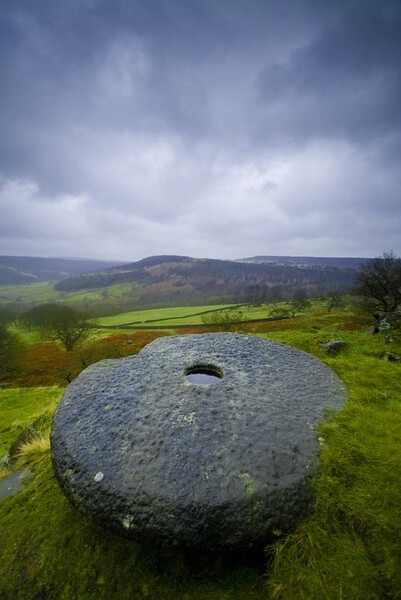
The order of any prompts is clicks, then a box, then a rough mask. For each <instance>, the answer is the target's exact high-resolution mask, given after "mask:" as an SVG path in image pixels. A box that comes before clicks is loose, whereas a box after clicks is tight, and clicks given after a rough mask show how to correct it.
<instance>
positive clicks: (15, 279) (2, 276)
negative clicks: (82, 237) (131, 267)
mask: <svg viewBox="0 0 401 600" xmlns="http://www.w3.org/2000/svg"><path fill="white" fill-rule="evenodd" d="M118 264H121V263H118V262H117V261H111V260H94V259H89V258H42V257H38V256H36V257H31V256H0V285H22V284H26V283H37V282H40V281H58V280H60V279H64V278H65V277H70V276H72V275H78V274H81V273H89V272H95V271H99V270H103V269H107V268H108V267H113V266H116V265H118Z"/></svg>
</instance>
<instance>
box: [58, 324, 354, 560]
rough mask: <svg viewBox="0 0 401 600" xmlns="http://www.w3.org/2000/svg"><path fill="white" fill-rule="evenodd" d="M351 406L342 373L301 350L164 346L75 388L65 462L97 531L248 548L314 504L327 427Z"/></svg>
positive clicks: (223, 339) (213, 342) (232, 343)
mask: <svg viewBox="0 0 401 600" xmlns="http://www.w3.org/2000/svg"><path fill="white" fill-rule="evenodd" d="M194 374H195V375H198V376H199V379H198V380H197V379H196V377H195V380H196V381H198V383H194V382H193V381H194V379H193V375H194ZM202 376H204V379H202ZM204 382H205V383H204ZM345 399H346V390H345V388H344V385H343V384H342V382H341V381H340V380H339V379H338V377H337V376H336V375H335V373H333V371H331V370H330V369H329V368H328V367H326V366H325V365H323V364H322V363H321V362H320V361H318V360H317V359H316V358H314V357H313V356H311V355H309V354H306V353H305V352H301V351H299V350H295V349H294V348H291V347H289V346H284V345H282V344H278V343H275V342H270V341H266V340H263V339H261V338H257V337H254V336H246V335H239V334H231V333H217V334H214V333H212V334H204V335H188V336H171V337H163V338H159V339H157V340H156V341H154V342H152V343H151V344H149V345H148V346H146V347H145V348H144V349H143V350H142V351H141V352H140V353H139V354H138V355H136V356H130V357H128V358H123V359H119V360H103V361H100V362H99V363H96V364H95V365H92V366H90V367H89V368H88V369H86V370H85V371H83V372H82V373H81V374H80V375H79V377H78V378H77V379H76V380H75V381H73V382H72V383H71V384H70V385H69V386H68V387H67V388H66V391H65V393H64V396H63V399H62V401H61V403H60V405H59V407H58V409H57V411H56V414H55V417H54V423H53V429H52V435H51V445H52V459H53V466H54V469H55V472H56V475H57V478H58V480H59V482H60V485H61V487H62V489H63V490H64V492H65V494H66V495H67V497H68V498H69V499H70V501H71V502H72V503H73V504H74V505H75V506H76V507H77V508H78V509H79V510H81V511H82V512H83V513H85V514H86V515H87V516H89V517H90V518H91V519H92V520H94V521H95V522H96V523H98V524H99V525H103V526H105V527H108V528H111V529H113V530H114V531H116V532H119V533H122V534H125V535H129V536H131V537H133V538H135V539H138V540H144V541H152V542H154V543H157V544H180V545H186V546H198V547H202V548H207V549H218V548H233V547H237V546H246V545H250V544H253V543H255V542H258V541H263V540H266V539H267V538H269V536H271V535H272V533H273V531H274V530H276V529H278V530H281V531H288V530H290V529H291V528H292V527H293V526H294V525H295V524H296V523H297V521H298V520H299V518H300V517H301V516H302V515H303V514H305V512H306V511H307V510H308V509H309V508H310V505H311V501H312V493H311V486H310V478H311V473H312V472H313V469H314V467H315V464H316V458H317V455H318V450H319V443H318V440H317V436H316V431H315V430H316V426H317V424H318V423H319V422H320V421H321V420H322V418H323V416H324V412H325V410H326V409H339V408H341V406H342V405H343V403H344V401H345Z"/></svg>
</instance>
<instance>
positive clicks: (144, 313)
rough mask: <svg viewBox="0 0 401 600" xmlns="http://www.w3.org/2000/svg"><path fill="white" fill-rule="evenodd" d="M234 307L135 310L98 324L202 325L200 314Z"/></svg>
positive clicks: (214, 306) (101, 320)
mask: <svg viewBox="0 0 401 600" xmlns="http://www.w3.org/2000/svg"><path fill="white" fill-rule="evenodd" d="M228 306H232V305H231V304H212V305H207V306H174V307H171V308H151V309H148V310H133V311H129V312H125V313H119V314H118V315H111V316H108V317H100V318H97V319H96V323H98V324H99V325H102V326H115V325H130V324H133V323H135V324H138V325H148V324H151V323H152V322H154V324H155V325H156V324H157V325H168V326H169V327H174V325H187V324H189V325H197V324H201V323H202V319H201V316H200V314H201V313H204V312H208V311H210V310H219V309H224V308H227V307H228Z"/></svg>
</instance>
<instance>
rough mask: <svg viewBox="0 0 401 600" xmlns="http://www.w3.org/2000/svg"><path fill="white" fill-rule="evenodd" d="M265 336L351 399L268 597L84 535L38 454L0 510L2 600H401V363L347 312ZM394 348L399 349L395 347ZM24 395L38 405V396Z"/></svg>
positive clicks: (253, 582)
mask: <svg viewBox="0 0 401 600" xmlns="http://www.w3.org/2000/svg"><path fill="white" fill-rule="evenodd" d="M263 328H264V333H263V334H262V335H263V336H265V337H267V338H269V339H275V340H277V341H280V342H284V343H289V344H291V345H293V346H296V347H298V348H300V349H303V350H307V351H309V352H312V353H313V354H315V355H317V356H318V357H319V358H321V359H322V360H324V362H326V363H327V364H328V365H329V366H331V367H332V368H333V369H334V370H336V371H337V373H338V374H339V375H340V377H342V379H343V380H344V382H345V383H346V384H347V386H348V388H349V390H350V398H349V401H348V403H347V405H346V407H345V409H344V410H343V411H342V412H341V413H340V414H338V415H336V416H332V417H329V418H328V419H327V420H326V422H325V423H324V424H323V425H322V426H321V430H320V437H321V438H322V440H321V441H322V454H321V466H320V469H319V472H318V474H317V477H316V480H315V490H316V504H315V513H314V514H313V515H312V516H311V517H310V518H309V519H307V520H306V521H304V522H303V523H302V524H301V525H300V527H299V528H298V530H297V531H296V532H294V533H293V534H292V535H290V536H289V537H287V538H286V539H281V537H280V536H278V540H277V543H276V545H275V546H274V548H273V549H272V552H273V555H274V561H272V564H271V566H270V571H269V579H268V587H267V588H266V585H265V581H264V580H263V578H262V577H261V576H260V574H259V573H258V571H257V569H256V568H252V567H250V566H249V565H248V566H246V565H245V564H240V565H237V566H231V567H227V566H224V565H223V564H222V563H221V562H220V561H221V558H220V559H217V558H216V557H214V558H213V559H212V560H209V561H205V559H204V557H203V559H202V558H199V557H197V558H196V559H194V558H192V559H191V558H188V557H186V558H185V557H184V556H183V555H181V554H180V553H179V552H178V551H171V552H168V553H166V552H162V551H160V550H157V549H154V548H153V549H152V548H151V549H150V548H144V547H141V546H139V545H138V544H136V543H133V542H129V541H125V540H121V539H118V538H116V537H115V536H113V535H112V534H109V533H107V532H104V531H102V530H100V529H98V528H97V527H95V526H93V525H91V524H90V523H88V522H87V521H86V520H85V519H84V518H82V517H80V516H79V515H77V514H76V513H75V511H74V510H73V509H72V508H70V506H69V505H68V503H67V501H66V500H65V499H64V496H63V495H62V494H61V492H60V490H59V488H58V486H57V483H56V481H55V480H54V478H52V470H51V466H50V462H49V453H48V452H44V453H43V460H42V461H41V463H39V466H38V467H36V471H35V475H34V476H33V477H32V480H31V482H30V483H29V485H27V487H26V488H25V490H23V491H22V492H20V493H18V494H16V495H15V496H12V497H9V498H6V499H5V500H3V501H2V502H1V503H0V521H1V524H2V533H3V534H4V535H2V536H0V556H2V557H3V558H2V559H1V562H0V596H1V597H4V598H24V599H25V598H34V597H35V594H38V593H40V592H41V593H42V594H44V593H47V596H44V595H43V597H47V598H57V599H58V598H66V599H67V598H68V599H70V598H88V599H89V598H93V599H95V598H96V599H97V598H122V599H123V598H134V599H135V598H137V599H140V598H152V599H160V600H162V599H163V600H165V599H166V600H169V599H170V598H171V599H173V598H174V600H175V599H177V600H184V599H185V600H191V599H205V600H206V599H208V600H214V599H216V600H217V599H218V600H222V599H226V600H229V599H230V600H231V599H236V598H238V599H242V598H244V599H247V600H248V599H249V600H252V599H262V598H269V597H271V598H283V599H298V598H300V599H305V600H306V599H308V600H309V599H316V600H318V599H319V600H320V599H321V598H325V599H326V598H327V599H333V600H334V599H338V598H344V599H348V598H350V599H361V600H362V599H363V600H366V599H368V600H369V599H380V598H401V592H400V590H401V572H400V569H399V565H400V564H401V519H400V517H399V506H400V505H401V481H400V477H399V473H400V471H401V365H399V364H397V363H389V362H385V361H383V360H380V358H379V356H380V354H381V353H382V352H383V351H384V350H388V347H386V346H385V344H384V340H383V339H382V338H380V337H378V336H377V337H373V336H372V335H371V334H369V333H367V332H366V324H364V322H363V320H359V319H358V318H357V317H355V316H354V315H352V314H345V313H338V314H333V315H326V316H321V317H313V316H311V317H307V318H299V319H292V320H289V321H284V322H276V323H271V324H264V325H263ZM255 329H256V328H255ZM331 337H341V338H343V339H346V340H347V341H348V343H349V349H348V350H346V351H345V352H343V353H342V354H340V355H339V356H337V357H335V358H329V357H327V356H326V355H324V353H323V351H322V349H321V348H320V346H319V343H320V342H325V341H327V340H328V339H330V338H331ZM393 346H394V348H393V350H395V351H397V352H399V351H400V342H399V341H396V342H395V343H394V344H393ZM10 393H16V390H3V391H1V395H2V397H3V399H4V398H5V397H7V395H8V394H10ZM26 393H28V394H29V393H30V394H32V396H31V398H32V401H33V402H39V404H40V399H39V398H38V394H39V395H40V394H42V393H44V392H43V390H42V391H40V390H39V391H38V390H29V391H26ZM52 393H55V392H54V390H53V392H52ZM27 398H28V396H27ZM35 398H36V400H34V399H35ZM43 398H44V401H43V408H44V409H45V408H46V405H47V402H48V398H47V399H46V395H45V396H43ZM7 402H8V406H12V405H13V402H12V399H11V400H10V399H9V400H8V401H7ZM16 410H17V413H15V412H14V413H13V414H12V413H10V414H9V415H8V410H7V411H5V414H4V416H3V424H5V422H7V419H8V420H9V421H10V422H11V421H15V420H16V419H18V418H20V419H22V420H23V419H25V418H26V417H25V414H24V413H25V408H24V407H23V405H22V404H21V408H20V409H19V408H18V407H17V408H16ZM30 418H31V417H29V418H26V420H27V421H28V420H30ZM3 429H4V428H3ZM11 540H12V542H11ZM202 560H203V562H202ZM194 561H195V562H196V565H197V566H196V568H195V567H194V564H193V562H194Z"/></svg>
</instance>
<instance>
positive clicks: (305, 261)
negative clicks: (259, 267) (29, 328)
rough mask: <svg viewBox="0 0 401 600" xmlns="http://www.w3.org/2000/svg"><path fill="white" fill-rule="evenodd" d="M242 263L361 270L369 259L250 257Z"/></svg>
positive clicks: (242, 259)
mask: <svg viewBox="0 0 401 600" xmlns="http://www.w3.org/2000/svg"><path fill="white" fill-rule="evenodd" d="M239 260H240V261H241V262H251V263H266V262H267V263H276V264H279V265H305V266H321V267H335V268H337V269H351V270H353V271H355V270H356V271H357V270H359V268H360V267H361V265H363V264H364V263H365V262H366V261H367V260H369V259H368V258H352V257H332V256H326V257H325V256H250V257H248V258H241V259H239Z"/></svg>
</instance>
